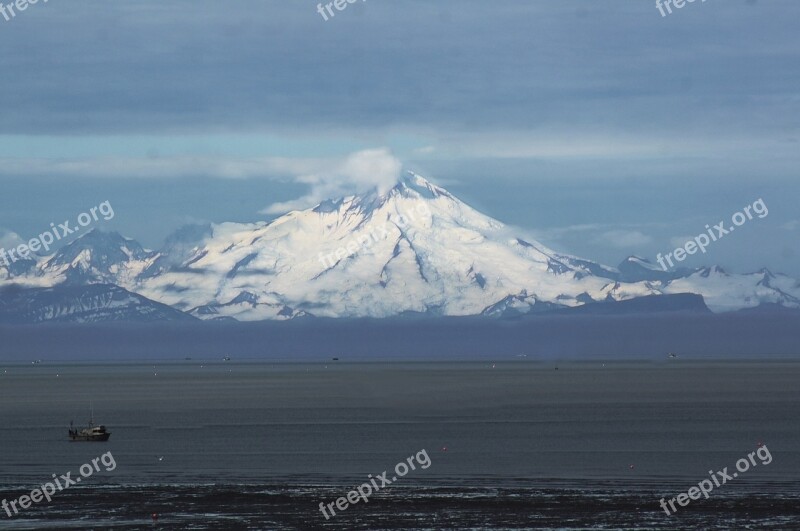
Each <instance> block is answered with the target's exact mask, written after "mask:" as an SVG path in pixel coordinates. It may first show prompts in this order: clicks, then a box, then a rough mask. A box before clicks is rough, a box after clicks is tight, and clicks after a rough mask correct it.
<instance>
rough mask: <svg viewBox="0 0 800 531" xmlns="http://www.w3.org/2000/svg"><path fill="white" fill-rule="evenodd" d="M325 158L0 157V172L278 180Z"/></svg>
mask: <svg viewBox="0 0 800 531" xmlns="http://www.w3.org/2000/svg"><path fill="white" fill-rule="evenodd" d="M329 164H330V161H328V160H326V159H301V158H285V157H260V158H259V157H254V158H236V157H218V156H171V157H148V158H135V157H99V158H86V159H46V158H37V159H29V158H12V157H8V158H0V168H2V169H1V170H0V173H1V174H3V175H7V176H23V177H24V176H41V175H49V176H58V177H90V178H131V177H133V178H137V177H138V178H146V179H168V178H180V177H216V178H223V179H247V178H259V177H267V178H278V177H286V176H287V175H297V174H303V173H308V172H314V171H320V170H322V169H323V168H325V167H326V166H328V165H329Z"/></svg>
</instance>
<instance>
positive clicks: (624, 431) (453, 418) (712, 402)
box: [0, 360, 800, 529]
mask: <svg viewBox="0 0 800 531" xmlns="http://www.w3.org/2000/svg"><path fill="white" fill-rule="evenodd" d="M90 402H92V403H93V404H94V414H95V420H96V421H97V422H98V423H102V424H105V425H106V426H107V427H108V429H109V430H110V431H111V432H112V433H113V435H112V436H111V439H110V441H108V442H107V443H70V442H68V441H67V437H66V435H67V427H68V425H69V421H70V420H75V421H76V424H81V425H82V424H85V423H86V421H87V420H88V416H89V404H90ZM0 420H1V421H2V422H0V497H2V498H4V499H6V500H9V501H10V500H15V499H17V498H18V497H19V496H21V495H23V494H25V493H26V492H27V493H30V491H31V490H32V489H34V488H36V487H37V486H38V485H41V484H42V483H45V482H47V481H50V480H51V478H52V475H53V474H57V475H61V474H66V473H67V472H70V471H71V473H72V477H73V478H74V477H76V476H78V475H79V474H78V469H79V468H80V466H81V465H82V464H84V463H88V462H91V460H92V459H93V458H96V457H99V456H100V455H101V454H104V453H106V452H109V451H110V452H111V453H112V455H113V458H114V461H115V462H116V465H117V466H116V468H115V469H114V470H111V471H106V470H105V467H103V465H102V464H101V465H100V467H101V471H100V472H95V473H94V474H93V475H92V476H91V477H87V478H85V479H83V480H82V483H81V484H80V485H77V486H74V487H72V488H70V489H68V490H65V491H62V492H59V493H57V494H56V495H55V496H54V497H53V501H52V502H51V503H46V502H45V503H40V504H37V505H34V506H33V507H31V508H30V509H27V510H23V511H21V512H20V514H18V515H16V516H14V517H13V518H9V517H8V516H7V514H6V513H5V512H4V511H2V510H0V529H314V528H329V529H561V528H569V529H585V528H596V529H619V528H638V529H679V528H709V527H720V528H737V529H747V528H751V529H764V528H774V529H792V528H794V529H800V503H798V502H800V363H791V362H781V363H777V362H776V363H746V362H736V363H726V362H719V363H711V362H707V363H700V362H681V361H677V362H675V363H641V364H637V363H605V364H602V363H588V362H587V363H572V364H559V365H558V369H557V370H556V366H555V365H554V364H545V363H531V362H518V363H497V364H492V363H343V362H330V363H328V364H327V365H326V364H267V363H244V362H237V361H236V360H233V361H230V362H221V361H215V362H203V361H197V360H191V361H182V362H180V363H174V362H173V363H157V364H155V365H153V364H152V363H150V364H146V365H145V364H109V365H84V364H70V365H51V364H48V363H46V362H45V363H42V364H39V365H19V364H16V365H10V364H9V365H3V364H2V362H0ZM759 444H762V445H765V446H767V447H768V449H769V452H770V454H771V456H772V462H771V463H769V464H762V463H761V461H760V460H758V458H756V462H757V463H758V464H757V466H755V467H751V468H750V470H748V471H747V472H745V473H740V474H739V475H738V477H737V478H735V479H734V480H732V481H729V482H728V483H727V484H725V485H722V486H720V487H718V488H715V490H714V491H713V492H712V493H711V495H710V498H709V499H708V500H698V501H692V502H691V503H690V504H689V505H688V506H687V507H680V508H679V511H678V514H676V515H673V516H667V515H666V514H665V513H664V511H663V510H662V509H661V508H660V507H659V504H658V501H659V499H660V498H661V497H667V498H671V497H674V496H677V495H678V494H679V493H681V492H686V491H687V490H688V489H689V488H690V487H692V486H693V485H697V483H698V482H699V481H701V480H703V479H706V478H708V476H709V473H708V472H709V470H713V471H717V470H722V469H723V468H724V467H728V469H729V471H735V464H736V462H737V460H738V459H740V458H743V457H746V456H747V454H748V453H749V452H752V451H754V450H755V449H756V448H757V447H758V445H759ZM423 449H424V450H425V451H426V452H427V455H428V456H429V457H430V466H429V467H428V468H427V469H425V470H422V469H421V468H420V467H417V470H413V471H410V472H409V473H408V474H407V475H406V476H405V477H401V478H398V479H397V480H396V481H395V482H393V484H392V485H391V486H387V487H385V488H384V489H382V490H381V491H379V492H378V493H377V494H375V495H373V497H372V498H370V501H369V503H366V504H365V503H363V502H361V503H357V504H355V505H354V506H352V507H350V508H348V509H347V510H345V511H344V512H342V513H341V514H337V515H336V516H335V517H333V518H331V519H330V520H326V519H325V518H324V516H322V514H321V512H320V511H319V503H320V502H323V501H324V502H325V503H326V504H327V503H330V502H334V501H336V499H337V498H339V497H342V496H346V494H347V492H348V491H349V490H350V489H352V488H353V487H355V486H356V485H359V484H361V483H364V482H366V481H367V480H368V479H367V477H368V475H369V474H372V475H373V476H377V475H379V474H381V473H382V472H383V471H385V470H386V471H389V474H388V477H390V478H391V477H393V476H395V475H396V474H395V473H394V468H395V465H396V464H397V463H398V462H400V461H406V459H407V458H408V457H411V456H414V455H416V454H417V453H418V452H420V451H421V450H423ZM153 513H157V514H158V515H159V519H158V523H157V524H153V523H152V521H151V516H150V515H151V514H153Z"/></svg>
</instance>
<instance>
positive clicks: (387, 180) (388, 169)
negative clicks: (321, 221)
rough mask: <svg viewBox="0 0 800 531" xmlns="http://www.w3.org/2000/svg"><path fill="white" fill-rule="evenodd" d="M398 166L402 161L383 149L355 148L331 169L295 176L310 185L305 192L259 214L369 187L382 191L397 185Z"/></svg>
mask: <svg viewBox="0 0 800 531" xmlns="http://www.w3.org/2000/svg"><path fill="white" fill-rule="evenodd" d="M401 169H402V163H401V162H400V161H399V160H398V159H397V158H396V157H395V156H394V155H392V153H391V152H390V151H389V150H388V149H386V148H380V149H368V150H364V151H358V152H356V153H352V154H351V155H349V156H348V157H347V158H346V159H345V160H344V161H342V162H340V163H339V164H338V165H336V166H334V167H333V169H332V170H331V171H323V172H318V173H313V174H310V175H302V176H298V177H297V178H296V182H298V183H303V184H307V185H309V186H310V187H311V190H310V191H309V192H308V194H306V195H304V196H303V197H300V198H298V199H294V200H291V201H283V202H280V203H273V204H271V205H269V206H267V207H266V208H264V209H263V210H262V211H261V212H260V213H262V214H283V213H285V212H288V211H290V210H300V209H304V208H309V207H312V206H314V205H317V204H319V203H320V202H321V201H324V200H325V199H332V198H338V197H344V196H347V195H352V194H356V193H361V192H367V191H370V190H375V191H377V192H378V193H385V192H387V191H389V190H390V189H391V188H392V187H393V186H394V185H395V184H397V181H398V179H399V177H400V170H401Z"/></svg>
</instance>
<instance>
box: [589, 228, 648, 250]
mask: <svg viewBox="0 0 800 531" xmlns="http://www.w3.org/2000/svg"><path fill="white" fill-rule="evenodd" d="M597 239H598V241H599V242H601V243H604V244H606V245H610V246H612V247H616V248H618V249H627V248H635V247H641V246H644V245H647V244H649V243H650V242H652V241H653V239H652V238H651V237H650V236H648V235H646V234H644V233H643V232H640V231H638V230H610V231H606V232H604V233H603V234H601V235H600V236H598V238H597Z"/></svg>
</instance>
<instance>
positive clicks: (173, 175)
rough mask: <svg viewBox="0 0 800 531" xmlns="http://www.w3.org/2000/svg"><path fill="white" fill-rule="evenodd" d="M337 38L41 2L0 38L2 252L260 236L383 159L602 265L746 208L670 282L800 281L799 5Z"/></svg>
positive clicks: (78, 2) (375, 25) (267, 5)
mask: <svg viewBox="0 0 800 531" xmlns="http://www.w3.org/2000/svg"><path fill="white" fill-rule="evenodd" d="M6 9H8V8H6ZM334 11H335V8H334ZM335 13H336V14H335V16H334V17H330V16H328V19H329V20H327V21H326V20H325V19H324V18H323V17H322V16H321V15H320V14H319V13H318V12H317V3H316V2H312V1H310V0H309V1H306V0H291V1H286V0H283V1H266V0H258V1H256V0H230V1H225V2H222V1H218V0H217V1H205V0H159V1H157V2H156V1H149V0H137V1H135V2H109V1H107V0H106V1H101V0H95V1H88V0H86V1H83V0H69V1H66V0H51V1H50V2H48V3H44V2H43V1H42V0H40V1H39V2H38V3H37V4H35V5H30V6H28V8H27V9H26V10H25V11H23V12H17V13H16V16H13V17H10V20H8V21H7V20H5V18H4V17H3V15H2V14H0V48H2V50H3V53H2V54H0V246H2V245H3V243H4V242H6V243H7V242H11V241H13V240H14V239H15V238H17V237H21V238H23V239H29V238H31V237H33V236H35V235H36V234H38V233H40V232H42V231H44V230H46V229H47V228H48V227H49V224H50V222H56V223H58V222H61V221H63V220H65V219H72V218H74V217H75V216H77V214H79V213H80V212H83V211H85V210H87V209H89V208H90V207H92V206H94V205H97V204H99V203H100V202H102V201H105V200H109V201H111V203H112V204H113V206H114V210H115V213H116V216H115V218H114V219H113V220H112V221H110V222H108V223H105V224H104V226H102V228H108V229H113V230H119V231H120V232H122V233H123V234H125V235H126V236H129V237H133V238H136V239H138V240H139V241H141V242H142V243H143V244H145V245H147V246H150V247H156V246H158V245H159V244H160V243H161V241H162V240H163V238H164V237H165V236H167V235H168V233H170V232H172V231H173V230H175V229H176V228H178V227H179V226H181V225H182V224H185V223H190V222H205V221H213V222H221V221H255V220H259V219H270V218H271V217H273V216H274V215H275V214H276V213H277V212H278V210H280V208H282V207H289V206H292V205H298V204H299V203H297V200H298V199H300V200H301V201H302V200H310V199H313V198H314V197H316V195H319V194H321V193H323V192H330V193H334V192H338V191H340V190H339V189H337V186H336V185H337V183H327V185H326V186H321V185H320V184H319V183H314V182H309V180H308V178H307V176H308V174H309V173H310V172H316V171H321V170H320V169H321V168H341V167H346V166H347V164H349V163H352V161H353V155H352V154H353V153H356V152H359V151H362V150H383V151H380V153H385V154H386V159H387V161H388V162H387V164H389V166H391V165H392V164H391V163H392V162H393V161H398V162H399V164H401V165H402V167H403V168H405V169H412V170H415V171H417V172H419V173H421V174H423V175H424V176H426V177H428V178H429V179H431V180H432V181H434V182H436V183H437V184H440V185H442V186H444V187H445V188H447V189H448V190H450V191H451V192H452V193H454V194H455V195H457V196H459V197H460V198H461V199H463V200H464V201H466V202H467V203H470V204H471V205H472V206H474V207H476V208H478V209H479V210H482V211H484V212H485V213H487V214H489V215H491V216H492V217H494V218H497V219H499V220H500V221H503V222H505V223H508V224H511V225H515V226H518V227H520V228H521V229H522V230H524V231H527V232H530V233H532V234H534V235H535V236H536V237H538V238H539V239H540V240H541V241H542V242H543V243H545V244H546V245H548V246H550V247H553V248H556V249H558V250H562V251H568V252H571V253H573V254H577V255H580V256H583V257H585V258H590V259H594V260H599V261H602V262H605V263H609V264H611V265H616V264H617V263H618V262H619V261H620V260H622V259H623V258H624V257H625V256H627V255H630V254H637V255H641V256H644V257H647V258H649V259H651V260H654V259H655V255H656V253H658V252H662V253H664V252H668V251H670V250H672V249H673V248H674V247H675V246H676V245H677V244H678V243H682V242H683V241H685V239H686V238H688V237H693V236H695V235H697V234H699V233H701V232H704V231H705V228H704V227H705V225H706V224H716V223H718V222H719V221H721V220H729V219H730V217H731V215H732V214H734V213H735V212H736V211H738V210H741V209H742V208H744V207H745V206H747V205H750V204H752V203H753V202H754V201H756V200H757V199H759V198H761V199H763V201H764V203H765V204H766V205H767V206H768V208H769V214H768V216H766V217H765V218H763V219H758V218H756V219H754V220H753V221H750V222H748V223H747V224H746V225H745V226H743V227H741V229H739V230H738V231H737V232H736V234H732V235H730V236H728V237H726V238H725V239H724V240H722V241H719V242H716V243H715V244H714V245H712V246H711V247H709V252H708V254H706V255H703V256H695V257H691V258H690V260H687V262H686V264H687V265H690V266H699V265H703V264H712V263H717V264H721V265H723V266H725V267H727V268H729V269H731V270H733V271H739V272H743V271H749V270H755V269H758V268H760V267H763V266H766V267H769V268H770V269H772V270H774V271H781V272H785V273H789V274H792V275H794V276H797V277H800V255H799V254H798V249H797V242H798V236H799V235H800V201H798V199H800V179H798V177H799V176H798V170H799V169H800V143H798V141H799V140H800V132H798V124H800V112H799V111H798V106H799V105H800V36H798V34H799V32H798V31H797V24H798V21H800V3H798V2H797V1H796V0H784V1H781V0H770V1H767V0H758V1H756V0H707V1H706V2H699V1H698V2H695V3H692V4H686V5H685V6H684V7H683V8H681V9H675V8H673V12H672V14H668V15H667V16H661V13H660V12H659V10H658V9H657V8H656V6H655V2H654V1H651V0H641V1H640V0H594V1H569V0H551V1H534V0H520V1H504V0H497V1H493V2H487V1H484V2H478V1H472V0H436V1H433V0H431V1H427V2H423V1H417V0H402V1H400V0H368V1H364V2H355V3H353V4H348V5H347V7H346V8H345V9H344V10H343V11H335ZM348 157H350V158H348ZM348 161H350V162H348ZM376 178H377V177H376ZM381 179H382V177H381ZM338 184H342V183H338ZM345 184H347V185H348V186H342V187H341V189H342V190H345V189H348V190H349V189H350V188H353V187H355V188H359V187H368V186H370V185H371V184H374V183H369V182H366V181H364V180H355V181H352V182H348V183H345Z"/></svg>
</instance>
